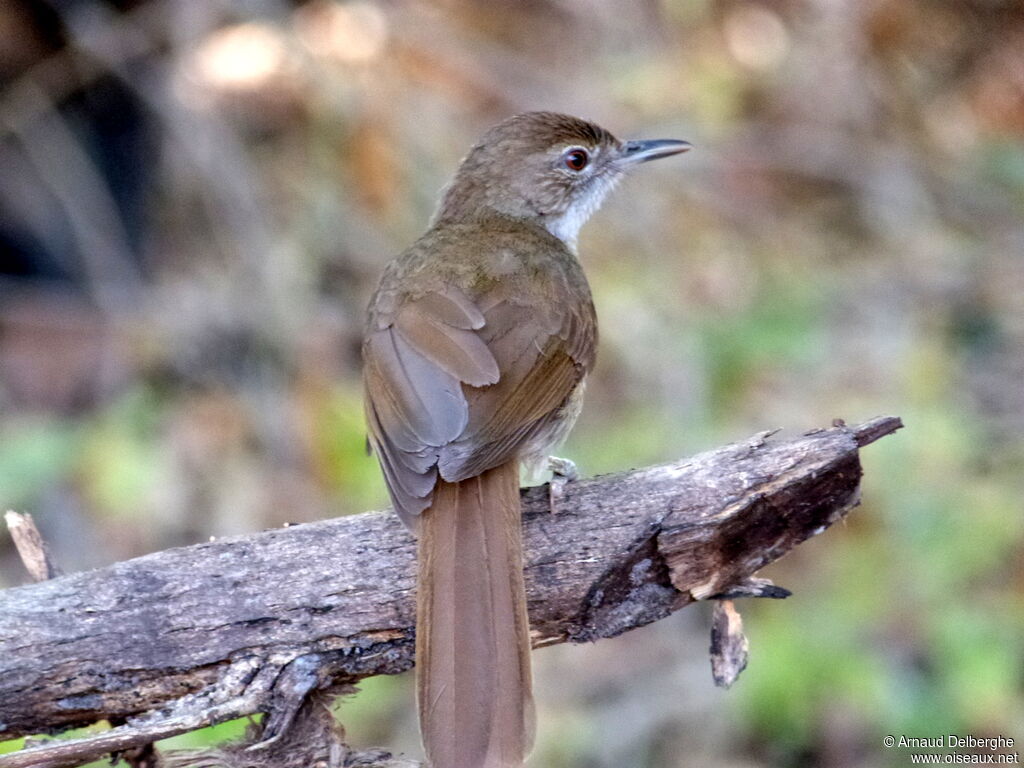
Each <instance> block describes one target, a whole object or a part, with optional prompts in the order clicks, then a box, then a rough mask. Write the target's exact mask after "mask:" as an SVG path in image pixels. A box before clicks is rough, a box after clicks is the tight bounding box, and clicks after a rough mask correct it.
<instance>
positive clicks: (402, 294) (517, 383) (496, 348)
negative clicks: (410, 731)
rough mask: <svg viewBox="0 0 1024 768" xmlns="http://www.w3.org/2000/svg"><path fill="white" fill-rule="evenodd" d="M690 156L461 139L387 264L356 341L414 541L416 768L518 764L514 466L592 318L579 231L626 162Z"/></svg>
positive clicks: (537, 129) (544, 444)
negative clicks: (417, 228) (426, 219)
mask: <svg viewBox="0 0 1024 768" xmlns="http://www.w3.org/2000/svg"><path fill="white" fill-rule="evenodd" d="M690 148H691V145H690V144H689V143H688V142H685V141H680V140H676V139H655V140H635V141H621V140H619V139H618V138H616V137H615V136H614V135H613V134H612V133H610V132H609V131H607V130H605V129H604V128H601V127H599V126H598V125H596V124H594V123H592V122H589V121H586V120H583V119H580V118H577V117H572V116H570V115H565V114H559V113H554V112H527V113H523V114H518V115H515V116H513V117H510V118H508V119H506V120H504V121H503V122H501V123H499V124H497V125H495V126H494V127H492V128H491V129H490V130H488V131H487V132H486V133H485V134H484V135H483V137H482V138H481V139H480V140H479V141H478V142H477V143H476V144H475V145H474V146H473V147H472V148H471V149H470V150H469V153H468V154H467V155H466V156H465V158H464V159H463V160H462V162H461V164H460V165H459V168H458V170H457V172H456V173H455V176H454V178H453V180H452V181H451V183H450V184H449V185H448V186H447V188H446V189H445V191H444V192H443V194H442V196H441V202H440V204H439V206H438V208H437V211H436V212H435V214H434V216H433V218H432V220H431V222H430V224H429V226H428V229H427V231H426V232H425V233H424V234H423V235H422V236H421V237H420V238H419V239H418V240H416V241H415V242H414V243H413V244H412V246H411V247H409V248H408V249H407V250H406V251H404V252H403V253H402V254H401V255H399V256H398V257H397V258H395V259H394V260H392V261H391V262H390V263H389V264H388V265H387V266H386V268H385V270H384V273H383V275H382V277H381V279H380V283H379V285H378V287H377V289H376V291H375V293H374V294H373V296H372V298H371V300H370V303H369V307H368V311H367V315H366V325H365V333H364V339H363V345H362V356H363V383H364V395H365V396H364V405H365V414H366V421H367V431H368V444H369V446H370V449H371V450H372V452H373V453H374V454H375V455H376V457H377V460H378V462H379V464H380V467H381V470H382V472H383V475H384V479H385V483H386V485H387V490H388V492H389V495H390V498H391V502H392V506H393V508H394V510H395V511H396V512H397V513H398V515H399V516H400V517H401V519H402V520H403V521H404V522H405V523H406V525H408V526H409V527H410V528H411V529H412V530H413V531H414V532H415V533H416V535H417V539H418V543H417V561H418V567H417V601H416V602H417V610H416V678H417V703H418V713H419V723H420V733H421V737H422V741H423V746H424V750H425V753H426V756H427V760H428V763H429V764H430V765H431V766H432V768H518V767H519V766H522V764H523V761H524V760H525V759H526V756H527V755H528V753H529V751H530V749H531V748H532V744H533V739H534V730H535V715H534V707H533V696H532V676H531V671H530V627H529V618H528V615H527V605H526V593H525V587H524V579H523V553H522V531H521V525H522V523H521V519H520V506H519V478H520V468H521V466H522V467H523V468H524V469H525V471H526V472H527V473H536V472H543V471H544V470H545V469H550V470H552V471H553V472H554V473H555V479H556V480H561V481H564V480H566V479H573V478H574V477H575V475H576V471H575V466H574V465H573V464H572V462H571V461H569V460H567V459H560V458H557V457H554V456H551V455H550V452H551V451H552V450H554V449H555V448H556V447H557V446H558V445H559V444H560V443H561V442H562V441H563V440H564V438H565V437H566V435H567V434H568V432H569V431H570V429H571V428H572V425H573V423H574V422H575V420H576V417H577V416H578V415H579V412H580V409H581V406H582V401H583V393H584V389H585V384H586V378H587V374H588V373H589V372H590V371H591V369H592V368H593V365H594V359H595V353H596V349H597V338H598V333H597V317H596V313H595V308H594V302H593V299H592V297H591V291H590V287H589V285H588V283H587V278H586V276H585V275H584V272H583V269H582V267H581V264H580V261H579V258H578V254H577V240H578V235H579V231H580V228H581V227H582V226H583V224H584V223H585V222H586V221H587V219H589V218H590V216H591V215H592V214H593V213H594V212H595V211H596V210H597V209H598V207H599V206H600V205H601V203H602V201H603V200H604V199H605V197H606V196H607V195H608V193H609V192H610V191H611V190H612V189H613V188H614V187H615V185H616V183H617V182H618V181H619V180H621V179H622V178H623V176H625V175H626V174H627V173H628V172H629V171H630V170H632V169H633V168H636V167H637V166H639V165H641V164H643V163H645V162H647V161H649V160H654V159H657V158H663V157H668V156H671V155H675V154H678V153H681V152H686V151H687V150H689V149H690Z"/></svg>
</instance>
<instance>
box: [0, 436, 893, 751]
mask: <svg viewBox="0 0 1024 768" xmlns="http://www.w3.org/2000/svg"><path fill="white" fill-rule="evenodd" d="M900 426H901V424H900V422H899V420H898V419H896V418H891V417H886V418H880V419H875V420H874V421H872V422H869V423H867V424H864V425H861V426H859V427H853V428H848V427H846V426H837V427H834V428H831V429H826V430H818V431H815V432H812V433H808V434H806V435H803V436H801V437H798V438H796V439H793V440H788V441H782V440H769V439H767V437H768V436H767V435H759V436H757V437H754V438H752V439H751V440H748V441H746V442H744V443H739V444H736V445H730V446H726V447H724V448H720V449H718V450H715V451H710V452H708V453H704V454H701V455H699V456H695V457H693V458H691V459H686V460H683V461H679V462H676V463H672V464H666V465H663V466H657V467H649V468H647V469H641V470H635V471H632V472H626V473H622V474H617V475H607V476H604V477H597V478H593V479H587V480H579V481H577V482H574V483H572V484H571V485H569V486H568V487H567V488H566V490H565V493H564V495H563V496H562V497H561V500H560V505H559V513H558V514H554V515H553V514H551V513H550V512H549V511H548V507H547V495H546V493H545V489H543V488H540V489H531V490H527V491H524V493H523V516H524V520H525V528H524V531H525V547H526V552H527V569H526V581H527V591H528V599H529V609H530V617H531V625H532V630H533V637H534V644H535V645H536V646H543V645H549V644H552V643H559V642H565V641H570V642H584V641H592V640H597V639H599V638H603V637H612V636H615V635H618V634H621V633H622V632H625V631H627V630H629V629H632V628H634V627H639V626H642V625H644V624H648V623H650V622H652V621H655V620H657V619H660V618H662V617H664V616H666V615H668V614H669V613H671V612H672V611H675V610H677V609H679V608H682V607H683V606H685V605H687V604H688V603H691V602H693V601H695V600H700V599H704V598H710V597H716V596H725V595H728V596H742V595H751V594H753V595H758V594H761V595H765V596H773V592H772V589H771V588H770V585H766V584H764V583H758V582H756V581H752V580H751V579H750V577H751V575H752V574H753V573H755V572H756V571H757V570H758V569H759V568H761V567H762V566H764V565H765V564H767V563H769V562H771V561H773V560H775V559H777V558H779V557H781V556H782V555H783V554H785V553H786V552H787V551H789V550H790V549H792V548H793V547H794V546H796V545H797V544H799V543H800V542H802V541H804V540H805V539H807V538H809V537H811V536H814V535H816V534H818V533H821V532H822V531H823V530H825V528H827V527H828V526H829V525H831V524H832V523H834V522H835V521H836V520H838V519H840V518H841V517H843V516H844V515H845V514H846V513H847V512H848V511H849V510H850V509H852V508H853V507H854V506H855V505H856V504H857V502H858V499H859V492H860V476H861V468H860V461H859V457H858V447H860V446H862V445H865V444H866V443H868V442H870V441H871V440H874V439H877V438H879V437H881V436H883V435H886V434H889V433H891V432H893V431H895V430H896V429H898V428H899V427H900ZM414 553H415V548H414V542H413V539H412V537H411V536H410V535H409V534H408V533H407V532H406V531H405V529H404V528H403V527H402V526H401V524H400V523H399V522H398V521H397V519H396V518H395V516H394V515H391V514H386V513H368V514H364V515H358V516H355V517H348V518H340V519H334V520H325V521H323V522H319V523H313V524H308V525H299V526H292V527H289V528H285V529H281V530H274V531H266V532H263V533H259V534H253V535H248V536H241V537H236V538H231V539H223V540H219V541H216V542H211V543H204V544H198V545H195V546H191V547H186V548H182V549H172V550H167V551H165V552H158V553H155V554H152V555H147V556H145V557H140V558H137V559H135V560H130V561H127V562H123V563H117V564H114V565H112V566H109V567H107V568H103V569H99V570H95V571H90V572H87V573H78V574H73V575H68V576H62V577H59V578H56V579H52V580H49V581H45V582H42V583H39V584H33V585H29V586H24V587H18V588H15V589H10V590H7V591H5V592H0V739H3V738H13V737H15V736H19V735H24V734H31V733H40V732H51V733H52V732H55V731H58V730H60V729H63V728H69V727H72V726H80V725H84V724H88V723H92V722H95V721H98V720H102V719H107V720H110V721H111V722H115V723H121V725H118V726H117V727H114V728H112V729H111V730H109V731H105V732H101V733H98V734H94V735H92V736H89V737H87V738H86V739H77V740H73V741H66V742H48V743H46V744H43V745H38V746H32V747H30V748H27V749H26V750H23V751H22V752H18V753H13V754H10V755H4V756H0V768H19V767H20V766H31V765H50V766H58V765H75V764H80V763H81V762H85V761H86V760H88V759H94V758H95V757H96V756H97V755H100V754H103V753H106V752H111V751H117V750H124V749H128V748H130V747H135V746H139V745H141V744H145V743H148V742H151V741H153V740H156V739H160V738H165V737H168V736H171V735H174V734H177V733H182V732H185V731H189V730H193V729H196V728H200V727H203V726H205V725H209V724H211V723H214V722H219V721H222V720H227V719H230V718H234V717H240V716H243V715H247V714H251V713H255V712H265V713H266V717H265V720H264V723H265V726H264V731H263V739H264V741H265V742H268V741H269V742H270V743H272V742H273V740H275V739H277V740H280V739H282V738H286V737H287V734H288V731H289V727H290V726H291V725H292V724H293V723H294V722H295V721H296V715H297V713H299V712H300V709H301V708H302V706H303V703H304V702H305V701H308V699H309V695H310V694H311V693H313V692H316V691H320V690H325V689H328V688H334V689H337V687H338V686H342V687H343V686H346V685H349V684H351V683H353V682H355V681H358V680H359V679H361V678H363V677H367V676H370V675H379V674H394V673H398V672H402V671H404V670H406V669H409V668H410V667H411V666H412V663H413V658H412V657H413V645H414V643H413V617H414V613H415V611H414V607H413V594H412V592H413V587H414V568H413V561H414ZM775 594H777V593H775ZM330 763H331V761H328V762H326V763H325V765H326V764H330ZM380 764H381V765H385V764H386V763H380ZM396 765H397V763H396Z"/></svg>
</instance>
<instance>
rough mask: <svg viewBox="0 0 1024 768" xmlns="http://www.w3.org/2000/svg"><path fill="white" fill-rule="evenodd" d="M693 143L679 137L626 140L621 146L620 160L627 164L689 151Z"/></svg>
mask: <svg viewBox="0 0 1024 768" xmlns="http://www.w3.org/2000/svg"><path fill="white" fill-rule="evenodd" d="M691 149H693V144H691V143H690V142H688V141H679V139H648V140H646V141H627V142H626V143H625V145H624V146H623V148H622V160H623V162H625V163H628V164H629V165H636V164H638V163H646V162H647V161H648V160H657V159H658V158H659V157H669V156H670V155H678V154H679V153H681V152H689V151H690V150H691Z"/></svg>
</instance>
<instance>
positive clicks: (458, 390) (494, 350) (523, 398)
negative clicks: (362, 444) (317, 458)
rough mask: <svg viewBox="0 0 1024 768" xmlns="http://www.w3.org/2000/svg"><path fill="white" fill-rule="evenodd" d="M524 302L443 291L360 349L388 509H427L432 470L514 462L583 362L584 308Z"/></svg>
mask: <svg viewBox="0 0 1024 768" xmlns="http://www.w3.org/2000/svg"><path fill="white" fill-rule="evenodd" d="M565 298H566V300H565V301H563V302H546V303H545V304H537V303H535V304H525V303H522V302H521V301H520V302H516V301H513V300H511V299H508V298H506V297H505V296H504V291H503V290H501V289H500V288H496V289H494V290H493V291H491V292H490V293H489V294H485V295H484V296H482V297H480V298H479V299H478V300H477V301H476V302H474V301H472V300H470V299H469V297H468V296H467V295H466V294H465V293H464V292H463V291H461V290H459V289H457V288H454V287H448V288H446V289H444V290H443V291H438V292H434V293H429V294H427V295H425V296H423V297H420V298H418V299H416V300H414V301H410V302H407V303H405V304H403V305H402V306H401V307H400V308H399V309H398V310H397V311H396V312H395V313H394V316H393V319H392V320H391V322H390V323H388V324H386V325H385V326H384V327H379V326H378V327H377V328H375V329H372V330H371V331H370V333H369V334H368V335H367V338H366V340H365V342H364V344H363V357H364V379H365V391H366V414H367V422H368V425H369V430H370V441H371V443H372V445H373V447H374V450H375V451H376V453H377V456H378V458H379V459H380V463H381V467H382V468H383V471H384V476H385V480H386V482H387V485H388V490H389V492H390V494H391V498H392V502H393V503H394V506H395V510H396V511H397V512H398V513H399V514H400V515H401V516H402V518H403V519H404V520H406V522H407V523H410V524H412V522H413V517H414V516H415V515H417V514H419V513H420V512H421V511H422V510H423V509H425V508H426V507H427V506H429V504H430V500H431V495H432V492H433V489H434V485H435V483H436V480H437V476H438V473H440V475H441V476H442V477H443V478H444V479H445V480H448V481H452V482H454V481H457V480H462V479H465V478H467V477H472V476H474V475H478V474H480V473H481V472H483V471H485V470H487V469H490V468H491V467H495V466H497V465H499V464H501V463H504V462H505V461H507V460H508V459H509V458H510V457H512V456H514V455H515V453H516V452H517V450H518V449H519V448H520V446H521V445H523V443H524V441H526V440H528V439H529V437H530V436H531V435H532V434H533V433H534V432H535V431H536V430H538V429H541V428H542V427H543V426H544V424H545V423H546V421H547V420H548V419H550V418H551V417H552V416H553V415H554V414H555V413H556V412H557V411H558V409H559V407H560V406H561V405H562V404H563V403H564V402H565V401H566V399H567V398H568V397H569V395H570V394H571V393H572V391H573V390H574V389H575V387H576V385H577V384H578V383H579V382H580V380H581V379H582V378H583V376H584V375H585V373H586V370H587V369H589V367H590V365H591V364H592V362H593V349H594V332H595V331H594V329H595V322H594V313H593V306H592V304H591V303H590V300H589V296H587V297H585V301H583V302H580V301H578V300H577V301H575V302H574V301H570V300H568V298H569V297H565Z"/></svg>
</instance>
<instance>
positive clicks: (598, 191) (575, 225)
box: [543, 173, 622, 253]
mask: <svg viewBox="0 0 1024 768" xmlns="http://www.w3.org/2000/svg"><path fill="white" fill-rule="evenodd" d="M621 177H622V174H620V173H611V174H604V175H602V176H600V177H599V178H597V179H595V180H594V183H593V185H592V186H591V188H590V189H589V190H588V191H589V194H588V195H586V196H585V197H581V198H580V199H579V200H577V201H576V202H574V203H573V204H572V205H571V206H569V210H567V211H566V212H565V213H563V214H561V215H559V216H545V217H544V219H543V222H544V228H545V229H547V231H548V232H550V233H551V234H552V235H554V236H555V237H557V238H558V239H559V240H561V241H562V242H563V243H565V244H566V245H567V246H569V249H570V250H571V251H573V253H575V252H576V241H577V240H578V239H579V235H580V229H581V228H582V227H583V225H584V224H586V223H587V220H588V219H589V218H590V217H591V216H592V215H593V214H594V212H595V211H596V210H597V209H598V208H600V207H601V203H602V202H604V199H605V197H606V196H607V195H608V193H609V192H611V191H612V190H613V189H614V188H615V185H616V184H618V182H619V179H620V178H621Z"/></svg>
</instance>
